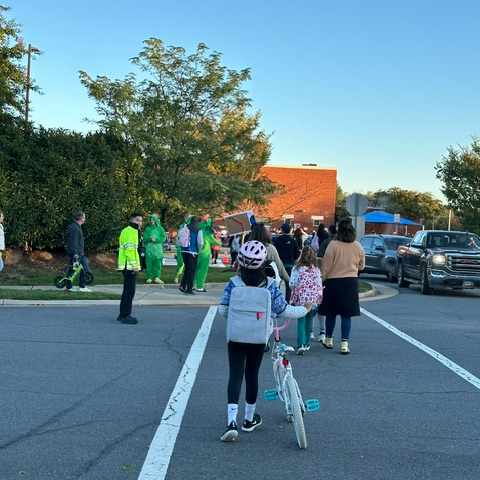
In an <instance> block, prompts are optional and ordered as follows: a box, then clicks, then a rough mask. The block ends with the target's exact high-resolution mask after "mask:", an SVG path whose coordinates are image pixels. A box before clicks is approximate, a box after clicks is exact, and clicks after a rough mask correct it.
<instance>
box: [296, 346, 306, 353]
mask: <svg viewBox="0 0 480 480" xmlns="http://www.w3.org/2000/svg"><path fill="white" fill-rule="evenodd" d="M304 353H305V347H304V346H303V345H302V346H301V347H298V350H297V355H303V354H304Z"/></svg>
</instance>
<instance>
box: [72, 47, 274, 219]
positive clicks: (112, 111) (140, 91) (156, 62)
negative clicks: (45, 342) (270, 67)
mask: <svg viewBox="0 0 480 480" xmlns="http://www.w3.org/2000/svg"><path fill="white" fill-rule="evenodd" d="M144 43H145V47H144V49H143V51H142V52H141V53H140V54H139V55H138V56H137V57H135V58H133V59H132V63H133V64H134V65H135V66H136V67H138V68H139V69H140V71H141V77H140V78H137V76H136V75H135V74H133V73H131V74H129V75H127V76H126V78H125V79H124V80H114V81H112V80H110V79H108V78H107V77H97V78H96V79H92V78H91V77H90V76H89V75H88V74H87V73H86V72H80V80H81V82H82V84H83V85H84V86H85V87H86V88H87V90H88V93H89V95H90V97H91V98H93V99H94V100H95V101H96V103H97V106H96V108H97V112H98V113H99V114H100V115H101V117H102V118H101V120H100V121H99V122H98V123H99V125H100V126H101V128H102V129H103V130H104V131H107V132H112V133H114V134H116V135H118V136H119V137H120V138H121V139H122V140H123V141H124V142H125V145H126V148H127V149H128V155H126V157H125V158H126V165H125V168H126V170H127V171H128V172H129V176H128V178H125V180H126V183H125V185H126V186H127V188H131V192H130V194H131V196H132V202H134V203H132V205H137V206H138V208H143V209H144V210H145V211H157V210H159V211H160V213H161V215H162V220H163V221H164V222H167V223H170V224H176V223H177V221H178V220H180V218H183V215H184V214H185V212H195V213H196V212H198V211H201V212H205V213H210V214H211V215H212V216H213V215H218V214H221V213H223V212H225V211H231V210H235V209H237V208H238V206H239V205H241V204H243V203H244V202H253V203H257V204H264V203H265V202H266V201H267V199H268V195H269V194H272V193H273V192H274V191H275V186H274V184H273V183H272V182H271V181H269V180H268V179H267V178H266V177H261V178H260V177H259V171H260V167H261V166H262V165H265V163H267V161H268V159H269V157H270V152H271V146H270V143H269V138H270V137H269V135H268V134H266V133H265V132H264V131H262V130H261V129H260V117H261V116H260V113H253V114H251V113H249V108H250V106H251V100H250V99H249V98H248V97H247V95H246V92H245V91H244V90H243V89H242V84H243V83H244V82H245V81H247V80H249V79H250V71H249V70H248V69H245V70H241V71H235V70H229V69H227V68H226V67H225V66H223V65H221V57H222V56H221V54H220V53H218V52H214V53H210V54H209V52H208V50H209V49H208V47H207V46H206V45H204V44H199V45H198V47H197V51H196V52H195V53H194V54H191V55H187V53H186V51H185V49H183V48H181V47H173V46H172V47H165V46H164V44H163V42H162V41H161V40H159V39H156V38H150V39H149V40H146V41H145V42H144ZM132 176H133V178H132ZM138 179H139V180H141V182H139V181H137V180H138ZM135 200H136V203H135Z"/></svg>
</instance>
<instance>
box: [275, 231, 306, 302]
mask: <svg viewBox="0 0 480 480" xmlns="http://www.w3.org/2000/svg"><path fill="white" fill-rule="evenodd" d="M281 229H282V235H279V236H278V237H276V238H274V240H273V244H274V245H275V248H276V249H277V251H278V255H279V257H280V260H281V261H282V263H283V266H284V267H285V270H286V272H287V274H288V276H289V277H290V274H291V273H292V268H293V265H294V264H295V260H296V259H297V258H298V257H299V256H300V249H299V248H298V244H297V242H296V241H295V240H294V238H293V237H292V236H291V235H290V231H291V229H292V227H291V225H290V224H289V223H284V224H283V225H282V228H281ZM291 296H292V290H291V289H290V286H289V285H288V283H287V282H285V300H286V301H287V302H290V297H291Z"/></svg>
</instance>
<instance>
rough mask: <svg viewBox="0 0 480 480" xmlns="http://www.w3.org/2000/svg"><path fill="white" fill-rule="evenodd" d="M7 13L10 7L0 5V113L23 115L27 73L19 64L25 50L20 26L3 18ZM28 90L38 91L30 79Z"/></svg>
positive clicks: (25, 52)
mask: <svg viewBox="0 0 480 480" xmlns="http://www.w3.org/2000/svg"><path fill="white" fill-rule="evenodd" d="M8 11H10V7H7V6H4V5H0V112H4V113H5V112H9V113H13V114H23V112H24V109H25V91H26V86H27V72H26V68H25V66H23V65H22V63H21V62H22V59H23V58H24V57H25V55H26V54H27V49H26V48H25V44H24V43H23V40H22V39H21V37H20V25H19V24H18V23H16V21H15V20H7V18H6V17H5V15H4V13H5V12H8ZM37 53H38V52H37ZM30 89H31V90H34V91H38V90H39V89H38V87H37V86H36V85H35V82H34V81H33V80H32V79H31V80H30Z"/></svg>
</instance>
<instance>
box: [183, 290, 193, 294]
mask: <svg viewBox="0 0 480 480" xmlns="http://www.w3.org/2000/svg"><path fill="white" fill-rule="evenodd" d="M185 295H195V292H194V291H193V290H190V291H188V290H185Z"/></svg>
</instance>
